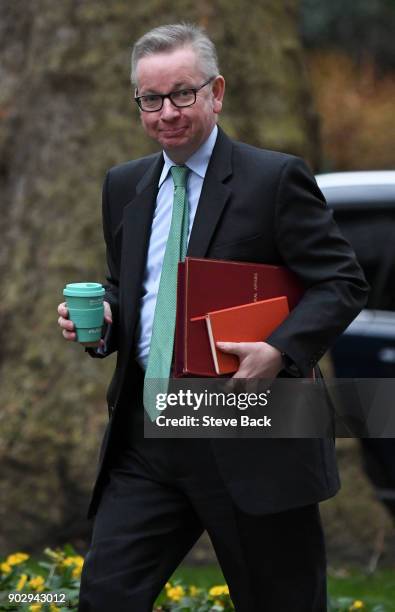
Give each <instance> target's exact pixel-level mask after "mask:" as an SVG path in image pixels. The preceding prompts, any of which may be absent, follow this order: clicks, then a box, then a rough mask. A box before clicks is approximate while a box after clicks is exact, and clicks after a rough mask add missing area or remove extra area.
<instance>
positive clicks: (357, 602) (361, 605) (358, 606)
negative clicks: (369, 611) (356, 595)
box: [350, 599, 365, 612]
mask: <svg viewBox="0 0 395 612" xmlns="http://www.w3.org/2000/svg"><path fill="white" fill-rule="evenodd" d="M364 607H365V605H364V603H363V601H361V600H360V599H356V600H355V601H354V602H353V604H352V605H351V606H350V611H352V612H353V611H354V610H362V608H364Z"/></svg>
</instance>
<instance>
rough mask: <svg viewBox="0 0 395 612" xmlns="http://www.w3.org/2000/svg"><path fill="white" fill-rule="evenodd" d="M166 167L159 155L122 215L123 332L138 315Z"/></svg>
mask: <svg viewBox="0 0 395 612" xmlns="http://www.w3.org/2000/svg"><path fill="white" fill-rule="evenodd" d="M162 167H163V156H162V155H161V154H159V155H158V157H157V159H156V160H154V162H153V164H152V165H151V166H150V168H149V169H148V170H147V172H146V173H145V174H144V175H143V177H142V178H141V179H140V181H139V183H138V184H137V187H136V196H135V198H134V199H133V200H132V201H131V202H129V203H128V204H127V205H126V206H125V208H124V213H123V232H124V236H123V249H122V261H121V283H120V284H121V287H122V297H121V299H122V303H123V309H122V310H123V313H124V317H125V320H124V322H123V323H124V326H125V327H124V329H126V330H127V336H128V337H129V334H130V333H132V332H133V330H134V327H135V323H136V316H137V313H138V301H139V299H140V294H141V285H142V279H143V274H144V269H145V260H146V256H147V250H148V244H149V237H150V232H151V225H152V218H153V214H154V210H155V203H156V197H157V193H158V182H159V177H160V173H161V171H162Z"/></svg>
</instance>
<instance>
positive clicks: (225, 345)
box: [216, 342, 246, 357]
mask: <svg viewBox="0 0 395 612" xmlns="http://www.w3.org/2000/svg"><path fill="white" fill-rule="evenodd" d="M244 345H245V342H216V346H217V348H219V350H220V351H223V352H224V353H232V354H234V355H238V356H239V357H241V356H242V355H244V353H245V351H246V349H245V346H244Z"/></svg>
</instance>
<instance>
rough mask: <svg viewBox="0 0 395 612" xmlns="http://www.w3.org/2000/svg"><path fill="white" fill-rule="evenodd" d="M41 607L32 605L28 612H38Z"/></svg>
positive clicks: (40, 605)
mask: <svg viewBox="0 0 395 612" xmlns="http://www.w3.org/2000/svg"><path fill="white" fill-rule="evenodd" d="M42 607H43V606H42V604H33V605H32V606H29V612H40V610H41V608H42Z"/></svg>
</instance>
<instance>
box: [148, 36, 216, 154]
mask: <svg viewBox="0 0 395 612" xmlns="http://www.w3.org/2000/svg"><path fill="white" fill-rule="evenodd" d="M136 77H137V87H138V89H137V92H138V93H137V95H138V96H144V95H147V94H167V93H170V92H172V91H177V90H179V89H183V88H198V87H200V85H202V84H203V83H204V82H205V81H206V80H207V78H206V77H205V76H203V75H202V71H201V69H200V67H199V62H198V58H197V57H196V54H195V52H194V51H193V49H192V48H191V47H182V48H180V49H176V50H175V51H172V52H170V53H156V54H153V55H148V56H147V57H143V58H141V59H140V60H139V62H138V64H137V70H136ZM223 95H224V79H223V78H222V77H221V76H219V77H217V78H216V79H215V80H213V81H212V82H211V83H209V84H208V85H206V86H205V87H203V88H202V89H201V90H200V91H199V92H197V94H196V102H195V104H193V105H192V106H188V107H184V108H177V107H175V106H174V105H173V104H172V102H171V101H170V100H169V98H165V100H164V101H163V107H162V109H161V110H159V111H155V112H153V113H147V112H144V111H141V112H140V113H141V122H142V124H143V127H144V130H145V131H146V133H147V134H148V135H149V136H151V138H153V139H154V140H156V141H157V142H159V144H160V145H161V146H162V147H163V149H164V150H165V151H166V153H167V154H168V155H169V157H170V158H171V159H172V160H173V161H175V162H176V163H183V162H184V161H186V160H187V159H188V157H190V156H191V155H192V154H193V153H194V152H195V151H196V150H197V149H198V148H199V147H200V145H201V144H202V143H203V142H204V141H205V140H206V139H207V138H208V136H209V135H210V132H211V130H212V129H213V127H214V125H215V123H216V118H217V115H218V113H220V112H221V108H222V99H223Z"/></svg>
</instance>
